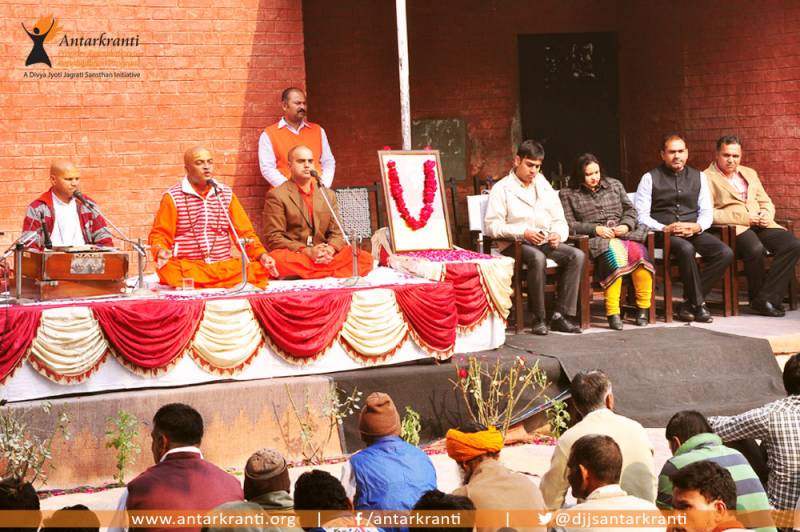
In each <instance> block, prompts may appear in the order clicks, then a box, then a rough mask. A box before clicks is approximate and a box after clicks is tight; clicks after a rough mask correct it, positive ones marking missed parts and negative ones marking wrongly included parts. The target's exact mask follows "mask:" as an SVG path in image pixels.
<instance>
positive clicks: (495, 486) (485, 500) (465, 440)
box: [446, 423, 544, 532]
mask: <svg viewBox="0 0 800 532" xmlns="http://www.w3.org/2000/svg"><path fill="white" fill-rule="evenodd" d="M446 445H447V454H448V456H450V458H452V459H453V460H455V461H456V463H457V464H458V467H459V468H460V469H461V474H462V478H463V482H464V485H463V486H461V487H460V488H458V489H456V490H455V491H453V495H459V496H464V497H469V499H470V500H471V501H472V502H473V504H474V505H475V508H477V509H478V510H541V509H542V508H544V501H543V500H542V494H541V492H540V491H539V488H537V487H536V485H535V484H534V483H533V482H531V481H530V480H528V479H527V478H525V476H523V475H521V474H520V473H516V472H514V471H511V470H510V469H508V468H507V467H505V466H503V465H502V464H501V463H500V461H499V458H500V451H501V450H502V448H503V435H502V433H501V432H500V431H498V430H497V429H496V428H495V427H489V428H488V429H487V428H486V427H484V426H483V425H480V424H477V423H476V424H472V425H470V426H469V427H466V428H464V429H463V430H457V429H450V430H448V431H447V435H446ZM482 530H496V529H494V528H478V531H479V532H480V531H482ZM535 530H539V529H535Z"/></svg>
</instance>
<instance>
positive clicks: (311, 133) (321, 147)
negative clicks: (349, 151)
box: [258, 87, 336, 187]
mask: <svg viewBox="0 0 800 532" xmlns="http://www.w3.org/2000/svg"><path fill="white" fill-rule="evenodd" d="M281 102H282V105H283V118H281V119H280V120H279V121H278V122H277V123H276V124H272V125H271V126H269V127H267V128H266V129H265V130H264V132H263V133H261V137H259V139H258V164H259V166H260V167H261V175H263V176H264V179H266V180H267V182H269V184H270V185H272V186H273V187H277V186H279V185H281V184H282V183H284V182H286V180H287V179H289V175H290V173H289V150H290V149H292V148H293V147H295V146H297V145H298V144H305V145H306V146H308V147H309V148H311V152H312V153H313V154H314V160H315V161H316V164H315V165H314V167H315V169H316V171H317V173H318V174H319V175H320V179H322V183H323V184H324V185H325V186H326V187H330V186H331V184H332V183H333V174H334V172H336V160H335V159H334V158H333V153H331V147H330V144H328V136H327V135H326V134H325V130H324V129H322V127H320V126H319V125H317V124H314V123H312V122H307V121H306V109H307V108H308V106H307V105H306V95H305V93H304V92H303V91H302V90H300V89H298V88H296V87H289V88H288V89H286V90H284V91H283V93H282V94H281Z"/></svg>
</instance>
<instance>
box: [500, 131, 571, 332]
mask: <svg viewBox="0 0 800 532" xmlns="http://www.w3.org/2000/svg"><path fill="white" fill-rule="evenodd" d="M543 160H544V148H542V145H541V144H539V143H538V142H535V141H532V140H526V141H525V142H523V143H522V144H520V145H519V148H517V155H516V156H515V157H514V168H513V169H512V170H511V172H509V173H508V175H507V176H506V177H504V178H503V179H501V180H500V181H498V182H497V184H496V185H495V186H494V187H492V190H491V192H490V193H489V203H488V205H487V207H486V218H485V220H484V221H485V225H486V233H487V234H488V235H489V236H490V237H492V238H495V239H501V240H500V241H499V242H498V249H499V250H500V251H501V252H503V254H504V255H509V256H512V255H513V252H514V247H513V246H512V245H511V244H512V242H510V240H520V241H522V260H523V261H524V262H525V264H526V265H527V267H528V278H527V281H528V305H529V306H530V307H531V309H532V310H533V313H534V316H533V327H532V329H531V332H532V333H533V334H539V335H545V334H547V330H548V329H547V325H546V316H545V306H544V285H545V269H546V267H547V259H548V258H549V259H552V260H553V261H555V262H556V263H557V264H558V266H559V274H560V277H561V278H560V282H559V290H558V296H557V300H556V304H555V307H554V310H553V315H552V316H551V317H550V328H551V329H552V330H554V331H560V332H570V333H579V332H581V328H580V327H579V326H578V325H576V324H575V323H573V322H572V321H570V319H568V316H575V315H576V314H577V313H578V295H579V289H580V279H581V272H582V271H583V261H584V254H583V252H582V251H581V250H579V249H577V248H574V247H572V246H568V245H566V244H564V241H565V240H566V239H567V236H568V234H569V226H568V225H567V220H566V219H565V218H564V209H563V208H562V206H561V200H560V199H559V197H558V193H557V192H556V191H555V190H553V187H551V186H550V183H548V182H547V179H545V177H544V176H543V175H542V174H540V173H539V170H540V169H541V168H542V161H543Z"/></svg>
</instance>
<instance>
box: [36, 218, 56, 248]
mask: <svg viewBox="0 0 800 532" xmlns="http://www.w3.org/2000/svg"><path fill="white" fill-rule="evenodd" d="M39 223H41V224H42V240H43V241H44V248H45V249H53V241H52V240H50V231H48V230H47V224H46V223H44V215H42V216H40V217H39Z"/></svg>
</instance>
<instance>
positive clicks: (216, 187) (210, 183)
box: [206, 177, 219, 191]
mask: <svg viewBox="0 0 800 532" xmlns="http://www.w3.org/2000/svg"><path fill="white" fill-rule="evenodd" d="M206 185H208V186H210V187H212V188H213V189H214V190H217V191H219V185H218V184H217V182H216V181H214V178H213V177H209V178H208V179H206Z"/></svg>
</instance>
